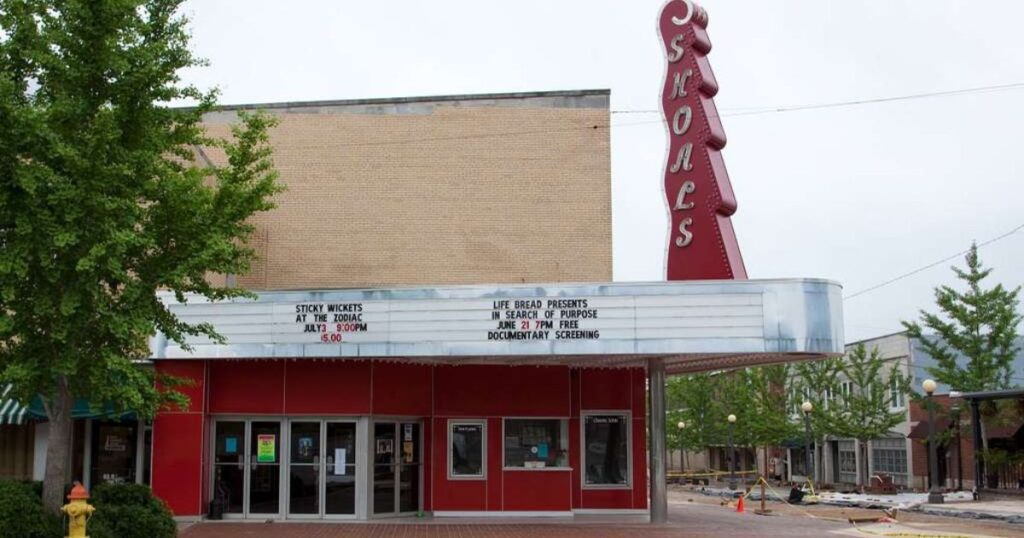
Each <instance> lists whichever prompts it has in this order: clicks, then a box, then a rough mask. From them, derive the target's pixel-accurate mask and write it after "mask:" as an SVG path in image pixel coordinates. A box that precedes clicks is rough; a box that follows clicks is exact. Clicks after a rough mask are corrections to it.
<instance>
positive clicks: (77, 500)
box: [60, 482, 96, 538]
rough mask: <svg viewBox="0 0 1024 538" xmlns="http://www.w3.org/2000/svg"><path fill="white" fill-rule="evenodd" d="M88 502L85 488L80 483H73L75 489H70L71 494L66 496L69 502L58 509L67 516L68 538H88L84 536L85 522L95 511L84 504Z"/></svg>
mask: <svg viewBox="0 0 1024 538" xmlns="http://www.w3.org/2000/svg"><path fill="white" fill-rule="evenodd" d="M88 500H89V492H88V491H86V490H85V486H83V485H82V483H81V482H75V487H73V488H71V493H69V494H68V501H70V502H68V504H65V505H64V506H62V507H61V508H60V511H61V512H64V513H65V514H67V516H68V538H88V535H86V534H85V522H86V520H88V519H89V516H91V515H92V513H93V512H95V511H96V508H95V507H93V506H92V505H90V504H89V503H88V502H86V501H88Z"/></svg>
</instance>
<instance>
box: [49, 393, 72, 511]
mask: <svg viewBox="0 0 1024 538" xmlns="http://www.w3.org/2000/svg"><path fill="white" fill-rule="evenodd" d="M46 415H47V418H48V419H49V421H50V435H49V439H48V440H47V443H46V475H45V477H44V479H43V507H44V508H45V509H46V511H48V512H50V513H52V514H59V513H60V507H61V506H62V505H63V504H64V488H65V486H66V484H67V465H68V460H69V459H70V457H69V454H70V452H71V394H70V392H69V391H68V384H67V380H66V379H65V378H64V376H60V377H59V378H58V381H57V390H56V391H55V392H54V396H53V399H51V400H50V402H49V405H47V406H46Z"/></svg>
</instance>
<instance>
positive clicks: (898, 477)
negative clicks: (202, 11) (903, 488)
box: [871, 437, 907, 485]
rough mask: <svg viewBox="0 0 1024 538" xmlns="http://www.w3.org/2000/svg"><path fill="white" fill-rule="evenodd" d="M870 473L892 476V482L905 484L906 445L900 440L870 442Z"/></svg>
mask: <svg viewBox="0 0 1024 538" xmlns="http://www.w3.org/2000/svg"><path fill="white" fill-rule="evenodd" d="M871 471H872V472H873V473H886V474H890V475H892V478H893V482H895V483H897V484H903V485H906V483H907V443H906V441H905V440H903V439H900V438H898V437H897V438H891V439H875V440H874V441H871Z"/></svg>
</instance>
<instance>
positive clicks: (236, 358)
mask: <svg viewBox="0 0 1024 538" xmlns="http://www.w3.org/2000/svg"><path fill="white" fill-rule="evenodd" d="M608 98H609V95H608V92H607V91H574V92H545V93H531V94H506V95H479V96H452V97H433V98H415V99H385V100H367V101H339V102H316V103H282V104H268V105H260V108H265V109H267V110H268V111H270V112H271V113H273V114H275V115H277V116H278V117H279V118H280V125H279V127H277V128H276V129H275V130H274V131H273V133H272V141H271V143H272V145H273V147H274V150H275V153H274V160H275V164H276V167H277V169H278V170H279V171H280V173H281V179H282V182H283V183H284V184H285V185H286V186H287V190H286V191H285V192H283V193H281V194H280V195H278V197H277V205H278V207H277V209H275V210H273V211H270V212H267V213H265V214H262V215H259V216H258V217H256V218H255V219H254V224H255V226H256V233H255V235H254V238H253V244H254V245H255V247H256V248H257V250H258V253H259V255H260V260H259V262H258V263H257V264H256V265H255V266H254V267H253V268H252V271H251V272H250V273H249V274H246V275H225V276H221V277H216V278H223V279H225V282H226V283H227V284H229V285H240V286H244V287H246V288H248V289H250V290H252V291H254V292H256V293H257V295H258V297H257V298H256V299H251V300H248V299H247V300H234V301H228V302H221V303H215V304H211V303H208V302H206V301H205V300H203V299H201V298H194V297H193V298H189V300H188V301H187V303H186V304H181V303H178V302H177V301H175V299H174V298H173V297H172V296H165V297H163V300H164V301H165V302H166V303H167V304H168V305H169V306H170V308H171V310H172V311H173V312H174V313H175V314H177V315H178V316H180V317H181V318H182V319H185V320H188V321H190V322H208V323H211V324H212V325H213V326H214V327H215V328H216V329H217V331H218V332H219V333H220V334H221V335H222V336H223V337H224V338H225V341H224V342H213V341H210V340H208V339H205V338H198V337H197V338H192V339H190V341H189V344H190V345H191V349H185V348H183V347H182V346H179V345H177V344H176V343H174V342H172V341H168V340H167V339H166V338H164V337H162V336H161V335H157V337H156V338H154V339H153V341H152V345H151V347H152V351H153V353H152V354H153V356H152V359H153V363H154V365H155V368H157V369H158V370H159V371H161V372H165V373H168V374H173V375H176V376H181V377H185V378H189V379H191V380H192V381H193V384H192V385H191V386H189V387H186V388H185V389H184V391H185V392H186V394H187V395H188V396H189V398H190V404H189V407H188V408H187V409H169V410H165V411H164V412H161V413H160V414H159V415H158V416H157V417H156V418H155V420H154V421H153V424H152V476H151V477H150V478H151V483H152V486H153V489H154V491H155V493H156V494H157V495H158V496H160V497H161V498H163V499H164V500H165V501H167V503H168V505H169V506H170V508H171V509H172V510H173V511H174V513H175V515H176V516H178V517H182V518H198V517H203V516H205V515H208V514H209V510H210V506H211V501H217V502H218V504H221V505H222V506H223V511H224V517H226V518H253V519H260V520H263V519H269V518H272V519H346V518H350V519H366V518H374V517H387V516H398V515H409V514H418V513H421V512H422V513H428V514H433V515H435V516H445V515H488V514H497V515H504V516H514V515H518V514H530V515H564V516H571V515H572V514H574V513H576V514H578V513H587V512H594V511H597V512H610V513H630V512H638V513H644V512H646V511H647V509H648V506H649V504H648V503H649V495H650V491H651V488H649V484H648V478H647V477H648V464H649V461H654V462H655V464H656V465H657V461H658V458H657V457H654V458H650V460H649V451H648V439H649V437H648V436H649V430H651V429H652V428H654V427H656V426H657V424H653V425H649V424H647V423H646V419H645V417H646V416H647V414H648V411H649V407H648V406H649V405H653V406H654V407H653V408H652V409H653V411H654V414H655V416H659V415H660V413H659V412H658V406H659V405H661V406H662V409H663V399H661V398H659V395H661V393H663V390H662V389H661V387H663V382H664V375H665V374H666V373H668V374H671V373H674V372H692V371H701V370H709V369H719V368H730V367H739V366H746V365H753V364H763V363H772V362H780V361H789V360H799V359H808V358H815V357H821V356H826V355H834V354H837V353H841V352H842V331H841V326H842V319H841V318H842V313H841V310H840V293H839V286H838V285H837V284H835V283H831V282H827V281H820V280H808V279H794V280H776V281H757V280H735V281H722V280H712V281H699V282H698V281H694V282H653V283H615V282H613V281H612V243H611V194H610V193H611V177H610V151H609V131H608V126H609V108H608ZM242 108H249V107H227V108H224V109H222V110H220V111H217V112H215V113H212V114H211V115H210V116H209V117H208V118H207V124H208V126H209V128H210V130H211V131H213V132H214V133H224V132H226V129H227V128H228V127H229V125H230V124H231V122H232V121H234V120H235V119H236V114H237V111H238V109H242ZM199 153H200V157H201V158H202V159H208V160H210V161H211V162H221V161H223V159H224V156H223V155H222V154H218V153H216V151H214V150H211V149H204V150H203V151H201V152H199ZM652 233H661V232H660V231H657V230H652ZM649 385H650V386H651V387H653V388H656V389H657V390H654V391H650V392H649V391H648V390H647V387H648V386H649ZM652 393H653V394H654V398H653V400H651V399H650V398H651V394H652ZM662 398H663V396H662ZM656 422H657V421H656ZM662 422H663V421H662ZM662 427H663V426H662ZM662 472H663V470H662ZM654 489H655V494H656V495H657V494H658V493H657V491H656V489H657V488H654Z"/></svg>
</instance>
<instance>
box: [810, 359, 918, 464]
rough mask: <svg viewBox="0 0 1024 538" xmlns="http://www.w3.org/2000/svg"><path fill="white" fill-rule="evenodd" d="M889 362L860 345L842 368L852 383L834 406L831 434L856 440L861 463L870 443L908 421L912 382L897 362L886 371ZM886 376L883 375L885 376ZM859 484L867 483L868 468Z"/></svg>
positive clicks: (865, 457) (864, 459)
mask: <svg viewBox="0 0 1024 538" xmlns="http://www.w3.org/2000/svg"><path fill="white" fill-rule="evenodd" d="M885 363H886V361H885V360H884V359H883V358H882V356H881V354H880V353H879V351H878V348H872V349H871V351H870V353H869V352H868V351H867V349H866V348H865V346H864V344H859V345H857V346H856V347H854V348H853V350H851V351H850V352H849V353H848V354H847V355H846V360H845V361H844V362H843V365H842V373H843V377H844V378H845V379H846V380H847V381H848V382H849V383H850V390H849V392H848V393H843V394H842V397H841V399H839V400H838V401H836V402H835V404H834V405H832V409H833V410H834V411H833V412H832V413H830V420H832V421H833V424H832V425H831V427H830V428H829V433H830V434H831V435H834V436H836V437H842V438H850V439H855V440H857V443H858V449H859V450H860V451H861V461H864V462H866V461H868V460H867V442H868V441H870V440H872V439H878V438H881V437H886V436H887V434H889V433H890V432H891V431H892V429H893V428H895V427H896V426H897V425H898V424H900V423H901V422H903V421H904V420H906V416H907V415H906V410H905V409H902V408H903V407H904V406H905V405H906V395H907V394H908V393H909V392H910V379H909V378H908V377H907V376H905V375H903V372H902V370H901V369H900V364H899V363H898V362H893V363H892V364H891V365H890V366H889V367H888V371H887V372H885V371H884V370H885V369H886V364H885ZM883 374H884V375H883ZM857 480H858V483H860V484H866V483H867V466H866V465H862V466H861V473H860V476H858V477H857Z"/></svg>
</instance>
